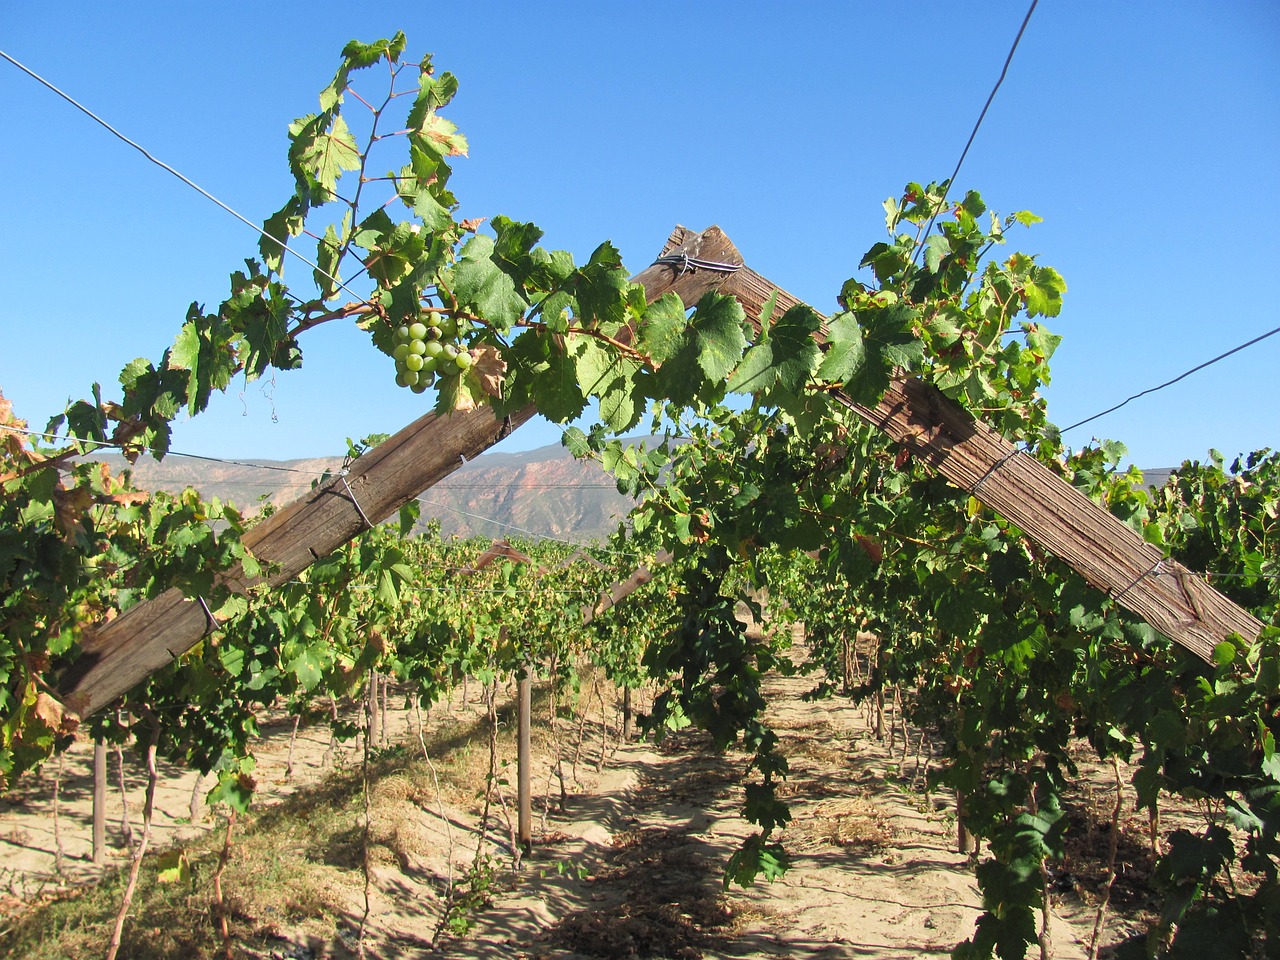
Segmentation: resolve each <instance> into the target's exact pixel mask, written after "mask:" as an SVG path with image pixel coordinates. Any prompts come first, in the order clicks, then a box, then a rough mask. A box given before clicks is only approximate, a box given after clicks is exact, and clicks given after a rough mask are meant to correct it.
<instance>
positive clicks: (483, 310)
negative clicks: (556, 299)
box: [453, 235, 529, 329]
mask: <svg viewBox="0 0 1280 960" xmlns="http://www.w3.org/2000/svg"><path fill="white" fill-rule="evenodd" d="M493 252H494V241H493V240H492V239H491V238H490V237H488V236H485V235H480V236H475V237H472V238H471V239H470V240H468V241H467V243H466V244H465V245H464V246H463V248H462V251H461V256H462V259H461V261H460V262H459V263H458V265H457V266H456V267H455V268H454V272H453V284H454V285H453V293H454V296H456V297H457V298H458V302H459V303H461V304H462V305H463V306H472V307H475V308H476V311H477V312H478V313H479V314H480V315H481V316H482V317H484V318H485V319H486V320H488V321H489V322H490V323H493V324H495V325H496V326H497V327H499V329H507V328H510V326H511V325H512V324H513V323H515V322H516V321H517V320H519V319H520V318H521V317H522V316H524V312H525V310H527V309H528V307H529V303H528V301H526V300H525V298H524V297H523V295H522V294H521V293H520V291H519V290H518V289H517V288H516V284H515V281H514V280H512V279H511V277H510V276H509V275H508V274H507V273H506V272H505V271H504V270H502V269H501V268H500V267H499V266H498V265H497V264H496V263H494V261H493Z"/></svg>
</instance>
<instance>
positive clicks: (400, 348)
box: [391, 343, 409, 361]
mask: <svg viewBox="0 0 1280 960" xmlns="http://www.w3.org/2000/svg"><path fill="white" fill-rule="evenodd" d="M391 355H392V356H393V357H395V358H396V360H397V361H400V360H403V359H404V358H405V357H407V356H408V355H409V345H408V344H407V343H397V344H396V348H395V349H394V350H392V351H391Z"/></svg>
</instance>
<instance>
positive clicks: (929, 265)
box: [924, 233, 951, 273]
mask: <svg viewBox="0 0 1280 960" xmlns="http://www.w3.org/2000/svg"><path fill="white" fill-rule="evenodd" d="M950 252H951V245H950V244H949V243H947V238H946V237H944V236H942V234H940V233H935V234H933V235H932V236H931V237H929V239H928V240H926V241H925V242H924V265H925V268H926V269H928V271H929V272H930V273H937V272H938V267H939V266H940V265H941V264H942V258H943V257H945V256H946V255H947V254H948V253H950Z"/></svg>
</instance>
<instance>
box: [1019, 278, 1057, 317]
mask: <svg viewBox="0 0 1280 960" xmlns="http://www.w3.org/2000/svg"><path fill="white" fill-rule="evenodd" d="M1066 290H1067V282H1066V281H1065V280H1063V279H1062V274H1060V273H1058V271H1057V270H1054V269H1053V267H1032V268H1031V273H1030V276H1029V277H1028V278H1027V283H1026V286H1025V288H1024V292H1023V295H1024V296H1025V297H1026V301H1027V315H1028V316H1032V317H1040V316H1044V317H1056V316H1057V315H1058V314H1059V313H1060V312H1061V311H1062V295H1063V294H1064V293H1065V292H1066Z"/></svg>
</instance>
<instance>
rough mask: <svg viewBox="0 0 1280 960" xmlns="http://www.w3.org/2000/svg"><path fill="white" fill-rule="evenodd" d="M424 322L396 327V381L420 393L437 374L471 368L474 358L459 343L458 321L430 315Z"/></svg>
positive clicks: (444, 374) (439, 375) (433, 381)
mask: <svg viewBox="0 0 1280 960" xmlns="http://www.w3.org/2000/svg"><path fill="white" fill-rule="evenodd" d="M430 316H431V319H430V320H429V321H428V322H427V323H423V322H422V321H421V320H415V321H414V322H412V323H404V324H401V325H400V326H398V327H396V331H395V347H394V348H393V349H392V351H391V355H392V356H393V357H394V358H395V361H396V383H398V384H400V386H402V387H408V388H409V389H410V390H412V391H413V392H414V393H422V392H423V391H424V390H426V389H427V388H428V387H430V386H432V385H434V384H435V382H436V378H437V377H456V376H457V375H458V374H460V373H462V372H463V371H464V370H467V369H469V368H470V367H471V364H472V362H473V360H474V358H473V357H472V356H471V352H470V351H469V350H468V349H467V348H466V347H465V346H463V345H462V342H461V340H460V338H459V333H460V331H459V329H458V324H457V321H455V320H454V319H453V318H451V317H440V316H437V315H435V314H431V315H430Z"/></svg>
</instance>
